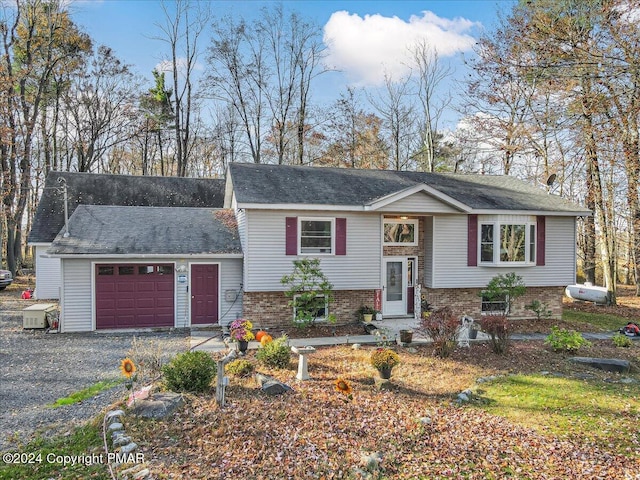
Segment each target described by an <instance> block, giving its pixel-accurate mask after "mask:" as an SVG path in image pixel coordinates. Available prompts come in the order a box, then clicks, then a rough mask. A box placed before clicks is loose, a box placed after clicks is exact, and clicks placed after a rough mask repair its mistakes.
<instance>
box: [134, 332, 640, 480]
mask: <svg viewBox="0 0 640 480" xmlns="http://www.w3.org/2000/svg"><path fill="white" fill-rule="evenodd" d="M638 347H639V346H638V345H634V347H633V348H631V349H614V347H612V346H609V345H608V344H605V343H604V342H595V343H594V345H593V346H592V347H590V348H589V349H586V350H585V351H584V352H581V354H583V353H584V354H585V355H591V354H598V355H600V354H605V355H608V354H610V353H611V354H613V353H615V355H616V356H617V357H622V358H624V357H627V358H629V359H630V360H633V361H634V362H636V363H637V360H638V353H639V349H638ZM371 348H373V347H363V348H361V349H359V350H354V349H352V348H350V346H340V347H328V348H321V349H319V350H318V351H317V352H316V353H315V354H314V355H313V356H311V357H310V363H309V372H310V374H311V375H312V377H313V379H312V380H310V381H305V382H297V381H296V380H295V373H296V371H295V363H294V359H293V357H292V364H291V365H290V367H289V368H288V369H282V370H269V369H266V368H265V367H262V366H259V365H258V364H257V363H256V365H257V368H258V370H259V371H261V372H262V373H267V374H269V375H272V376H274V377H276V378H277V379H279V380H280V381H282V382H285V383H287V384H289V385H291V386H292V387H293V389H294V390H293V391H292V392H289V393H287V394H284V395H281V396H277V397H269V396H266V395H264V394H263V393H262V392H260V391H259V390H258V389H257V385H256V383H255V381H254V380H253V379H252V378H235V377H232V378H231V382H230V386H229V388H228V390H227V400H228V405H227V406H226V407H224V408H222V409H221V408H219V407H218V406H217V404H216V403H215V400H214V399H213V396H204V397H189V398H188V402H187V405H186V407H185V408H184V409H183V410H181V411H180V412H179V413H177V414H176V415H175V416H174V417H172V418H169V419H166V420H163V421H158V422H154V423H149V422H146V421H140V420H139V421H135V423H134V424H133V425H131V424H130V425H129V426H128V429H131V430H130V431H131V433H132V434H133V435H134V437H135V438H136V439H138V440H139V443H140V444H141V445H142V448H143V450H144V451H145V454H146V457H147V458H152V459H153V469H154V473H155V474H157V476H158V478H252V479H280V478H291V479H298V478H326V479H330V478H334V479H338V478H339V479H343V478H347V479H349V478H380V479H382V478H388V479H405V478H406V479H414V478H425V479H427V478H428V479H432V478H477V479H485V478H531V479H534V478H562V479H564V478H585V479H586V478H606V479H612V478H620V479H624V478H640V455H639V453H640V439H639V438H638V436H637V426H638V421H639V420H640V404H639V403H638V401H637V397H638V393H640V389H639V388H638V384H637V377H634V375H635V374H631V376H630V377H631V378H635V381H636V383H632V384H623V383H620V380H621V379H622V377H620V376H618V375H616V374H611V373H605V372H597V371H593V370H588V369H584V368H578V367H575V366H573V365H571V364H569V362H568V361H567V359H566V358H565V357H564V356H563V355H561V354H557V353H554V352H551V351H549V350H547V349H545V348H544V346H543V344H542V342H539V341H537V342H533V341H532V342H516V343H513V344H512V346H511V350H510V352H509V354H508V355H504V356H499V355H495V354H493V353H492V352H491V351H490V350H489V348H488V347H487V346H486V345H485V344H476V345H473V346H472V347H471V348H469V349H467V348H459V349H458V350H456V352H454V354H453V356H452V357H451V358H449V359H445V360H443V359H438V358H435V357H434V356H433V355H432V350H431V348H430V347H429V346H424V347H419V348H409V349H406V348H398V352H399V353H400V356H401V359H402V364H401V365H399V366H398V367H396V368H395V369H394V371H393V377H392V381H391V383H390V384H387V385H385V386H384V387H383V388H379V385H377V382H376V380H375V379H376V377H377V372H376V371H375V370H374V369H373V368H372V367H371V366H369V365H368V356H369V353H370V351H371ZM247 358H249V359H250V360H252V359H253V353H250V354H249V355H248V357H247ZM252 361H253V360H252ZM541 372H544V373H541ZM515 373H520V374H524V376H520V377H518V376H510V374H515ZM529 374H531V375H529ZM490 375H504V376H501V377H499V378H497V379H496V380H494V381H492V382H488V383H480V384H477V383H476V380H477V379H478V378H481V377H487V376H490ZM338 378H342V379H345V380H346V381H347V382H348V383H349V384H350V385H351V387H352V397H353V398H352V399H349V398H347V397H346V396H345V395H343V394H341V393H339V392H338V391H336V389H335V381H336V379H338ZM536 379H537V380H539V381H541V382H544V381H546V379H549V380H551V381H553V382H557V383H552V384H551V385H550V386H549V385H542V384H541V385H538V386H537V390H538V391H540V392H542V391H545V394H547V395H548V394H549V393H550V394H551V395H552V396H556V397H559V399H558V398H556V399H555V400H554V399H549V398H547V399H546V400H545V399H542V400H541V401H542V403H543V404H542V405H539V406H537V407H532V406H531V404H525V405H523V406H520V407H519V406H518V405H517V404H516V405H513V404H510V403H509V402H506V401H505V400H504V399H501V398H500V396H499V394H500V388H502V386H503V385H504V384H505V382H507V381H509V382H516V384H518V385H516V387H520V385H519V383H527V382H530V381H534V380H536ZM540 379H541V380H540ZM578 386H581V388H583V389H584V391H585V392H592V391H593V389H599V388H605V387H607V386H608V387H609V388H610V390H603V391H598V392H599V393H597V394H596V397H597V398H601V397H602V398H605V405H603V406H594V405H593V404H592V402H593V401H594V400H593V398H589V399H588V400H587V403H588V404H587V405H586V406H585V407H584V408H586V410H584V411H583V412H582V414H579V415H577V417H576V418H577V419H578V420H579V421H580V422H583V421H585V419H589V418H590V417H589V416H590V415H591V416H592V417H593V418H592V420H593V421H592V422H591V423H589V424H580V425H577V426H575V428H573V426H572V425H571V416H570V415H569V416H567V415H566V413H571V412H563V411H562V409H572V408H583V407H581V406H579V405H577V406H576V404H575V401H576V400H575V398H573V399H572V398H569V397H568V396H567V395H566V393H567V392H568V391H576V392H581V390H580V389H578V388H577V387H578ZM469 387H472V389H473V390H474V393H475V395H474V397H473V400H472V402H470V403H469V404H464V405H460V404H457V403H456V401H455V400H456V396H457V394H458V393H459V392H461V391H462V390H464V389H467V388H469ZM507 387H508V391H510V392H513V391H517V390H513V386H509V385H507ZM533 390H534V391H535V390H536V388H535V387H534V389H533ZM516 396H517V395H516ZM562 398H564V399H565V401H564V402H563V400H562ZM496 399H497V400H496ZM567 402H568V404H567ZM589 402H591V403H589ZM545 403H546V404H548V405H545ZM571 403H573V406H572V405H571ZM501 405H503V407H502V408H501ZM523 409H524V410H526V409H530V412H529V415H528V416H527V415H525V416H524V418H523V417H522V413H523ZM612 410H614V411H612ZM618 410H619V411H618ZM514 412H516V413H515V414H514ZM525 413H526V412H525ZM552 414H557V418H556V417H554V416H553V415H552ZM618 419H622V420H621V421H618ZM612 421H613V423H612ZM607 424H610V426H611V425H613V428H615V429H617V430H616V431H613V432H612V431H609V432H608V431H607V429H606V427H607ZM585 430H587V431H590V430H594V431H593V435H585V434H584V432H585ZM375 452H378V453H379V455H380V458H381V461H380V463H379V465H378V468H367V467H366V465H365V463H366V462H364V461H363V459H365V458H367V457H368V456H370V455H371V454H374V453H375Z"/></svg>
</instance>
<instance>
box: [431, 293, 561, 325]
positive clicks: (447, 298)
mask: <svg viewBox="0 0 640 480" xmlns="http://www.w3.org/2000/svg"><path fill="white" fill-rule="evenodd" d="M481 291H482V289H480V288H455V289H454V288H424V289H423V293H424V294H426V296H427V301H428V302H429V303H430V304H432V305H433V308H440V307H444V306H449V307H451V308H453V309H454V311H455V312H456V313H459V314H460V315H462V314H466V315H469V316H471V317H473V318H480V316H481V305H480V304H481V302H480V296H479V293H480V292H481ZM563 292H564V287H527V291H526V293H525V294H524V295H523V296H521V297H519V298H517V299H516V300H515V301H514V302H513V304H512V311H511V315H510V316H511V318H514V319H517V318H535V313H534V312H532V311H531V310H527V309H526V308H525V305H528V304H530V303H531V302H532V301H533V300H538V301H540V302H541V303H546V304H547V308H548V309H549V310H551V316H552V317H553V318H560V317H561V316H562V295H563Z"/></svg>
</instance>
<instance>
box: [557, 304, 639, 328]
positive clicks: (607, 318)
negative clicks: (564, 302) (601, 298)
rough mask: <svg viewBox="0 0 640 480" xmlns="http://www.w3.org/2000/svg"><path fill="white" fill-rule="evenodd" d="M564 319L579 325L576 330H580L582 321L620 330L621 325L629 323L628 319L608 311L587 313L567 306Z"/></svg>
mask: <svg viewBox="0 0 640 480" xmlns="http://www.w3.org/2000/svg"><path fill="white" fill-rule="evenodd" d="M562 320H564V321H565V322H570V323H575V324H576V325H577V327H576V330H578V331H579V324H580V323H588V324H590V325H593V326H594V327H597V328H599V329H601V330H603V331H607V332H610V331H613V330H616V331H617V330H618V329H619V328H620V327H622V326H624V325H626V324H627V322H628V320H627V319H625V318H622V317H618V316H616V315H611V314H607V313H587V312H579V311H575V310H569V309H567V308H565V309H564V310H563V312H562Z"/></svg>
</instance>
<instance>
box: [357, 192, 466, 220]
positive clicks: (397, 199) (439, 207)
mask: <svg viewBox="0 0 640 480" xmlns="http://www.w3.org/2000/svg"><path fill="white" fill-rule="evenodd" d="M365 209H366V210H370V211H371V210H375V211H378V212H414V213H417V212H422V213H429V214H434V213H443V214H446V213H461V212H465V213H466V212H469V211H471V209H470V208H469V207H468V206H467V205H465V204H463V203H461V202H459V201H457V200H455V199H453V198H451V197H449V196H447V195H444V194H443V193H441V192H439V191H437V190H434V189H432V188H431V187H429V186H427V185H416V186H413V187H411V188H408V189H404V190H402V191H400V192H396V193H394V194H392V195H387V196H385V197H382V198H378V199H375V200H374V201H372V202H370V203H369V204H368V205H366V206H365Z"/></svg>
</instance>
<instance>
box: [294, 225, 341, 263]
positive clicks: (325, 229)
mask: <svg viewBox="0 0 640 480" xmlns="http://www.w3.org/2000/svg"><path fill="white" fill-rule="evenodd" d="M298 249H299V250H298ZM286 254H287V255H318V254H319V255H346V254H347V219H346V218H335V219H333V218H319V217H302V218H299V217H287V218H286Z"/></svg>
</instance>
